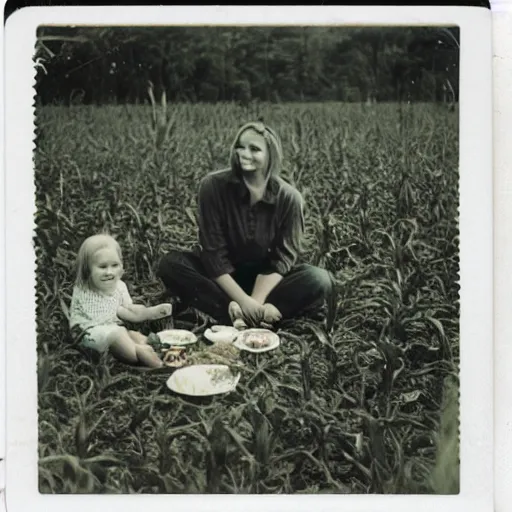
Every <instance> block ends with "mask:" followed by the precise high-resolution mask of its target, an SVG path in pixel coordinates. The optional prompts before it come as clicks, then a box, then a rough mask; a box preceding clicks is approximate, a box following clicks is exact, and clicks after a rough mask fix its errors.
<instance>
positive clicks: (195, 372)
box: [168, 365, 239, 395]
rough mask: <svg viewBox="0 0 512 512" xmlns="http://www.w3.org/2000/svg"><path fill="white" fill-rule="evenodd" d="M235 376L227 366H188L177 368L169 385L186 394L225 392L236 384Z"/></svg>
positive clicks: (236, 377) (237, 377) (236, 378)
mask: <svg viewBox="0 0 512 512" xmlns="http://www.w3.org/2000/svg"><path fill="white" fill-rule="evenodd" d="M238 379H239V375H238V376H235V375H234V374H233V373H232V372H231V370H230V369H229V368H228V367H227V366H217V365H214V366H212V367H208V366H206V367H205V366H202V365H198V366H190V367H188V368H185V369H181V370H178V371H176V372H175V373H174V375H173V376H172V377H171V378H170V380H169V382H170V384H168V385H169V387H170V388H171V389H173V390H174V391H177V392H178V393H184V394H188V395H212V394H217V393H219V392H220V393H223V392H227V391H229V390H230V389H232V388H233V387H234V386H236V383H237V382H238Z"/></svg>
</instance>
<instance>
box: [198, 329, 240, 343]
mask: <svg viewBox="0 0 512 512" xmlns="http://www.w3.org/2000/svg"><path fill="white" fill-rule="evenodd" d="M239 334H240V331H239V330H238V329H236V328H235V327H233V326H232V325H212V327H210V328H208V329H206V331H204V337H205V338H206V339H207V340H208V341H211V342H212V343H233V342H234V341H235V339H236V337H237V336H238V335H239Z"/></svg>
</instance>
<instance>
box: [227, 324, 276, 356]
mask: <svg viewBox="0 0 512 512" xmlns="http://www.w3.org/2000/svg"><path fill="white" fill-rule="evenodd" d="M251 334H266V335H267V336H268V337H269V338H270V343H269V344H268V345H267V346H265V347H262V348H254V347H251V346H249V345H247V344H246V343H245V340H246V339H247V338H248V337H249V336H250V335H251ZM279 343H280V341H279V336H278V335H277V334H276V333H275V332H272V331H269V330H268V329H247V330H246V331H242V332H241V333H240V334H239V335H238V337H237V338H236V341H235V343H234V346H235V347H237V348H239V349H240V350H247V351H248V352H255V353H260V352H268V351H269V350H274V349H275V348H277V347H278V346H279Z"/></svg>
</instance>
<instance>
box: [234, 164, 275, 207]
mask: <svg viewBox="0 0 512 512" xmlns="http://www.w3.org/2000/svg"><path fill="white" fill-rule="evenodd" d="M229 181H230V182H231V183H233V184H234V185H235V187H236V189H237V192H238V194H239V195H240V197H242V198H248V197H249V195H250V193H249V189H248V188H247V186H246V185H245V183H244V181H243V179H242V178H241V177H240V176H238V175H236V174H235V173H233V172H232V173H231V174H230V176H229ZM278 192H279V183H278V181H277V179H276V178H275V177H274V176H269V178H268V180H267V186H266V188H265V193H264V194H263V197H262V199H261V201H262V202H264V203H268V204H275V203H276V201H277V193H278Z"/></svg>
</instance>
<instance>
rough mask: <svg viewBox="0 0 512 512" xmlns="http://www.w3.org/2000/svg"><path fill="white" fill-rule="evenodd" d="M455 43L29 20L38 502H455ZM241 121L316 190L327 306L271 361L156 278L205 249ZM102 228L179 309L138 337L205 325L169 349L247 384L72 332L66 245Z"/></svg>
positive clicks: (454, 32)
mask: <svg viewBox="0 0 512 512" xmlns="http://www.w3.org/2000/svg"><path fill="white" fill-rule="evenodd" d="M459 36H460V34H459V30H458V28H457V27H407V26H402V27H391V26H385V27H384V26H383V27H363V26H361V27H355V26H354V27H344V26H332V27H331V26H316V27H307V26H306V27H303V26H288V27H279V26H275V27H272V26H263V27H260V26H254V27H252V26H247V27H237V26H233V27H229V26H226V27H215V26H212V27H202V26H197V27H193V26H188V27H185V26H184V27H135V26H130V27H92V26H91V27H87V26H73V27H71V26H42V27H39V29H38V34H37V45H36V48H35V49H34V52H35V54H34V65H35V68H36V73H37V75H36V84H35V92H34V105H35V133H36V144H35V149H34V164H35V186H36V198H35V200H36V206H37V215H36V224H37V228H36V232H35V238H34V243H35V246H36V256H37V287H36V297H37V331H38V336H37V350H38V403H39V409H38V428H39V453H38V457H39V490H40V492H41V493H58V494H61V493H93V494H105V493H123V494H126V493H153V494H155V493H156V494H165V493H168V494H171V493H186V494H191V493H196V494H197V493H201V494H206V493H217V494H219V493H220V494H234V493H244V494H247V493H253V494H268V493H270V494H292V493H313V494H317V493H343V494H381V493H388V494H389V493H391V494H411V493H415V494H418V493H419V494H457V493H458V492H459V436H458V427H459V425H458V421H459V406H458V393H459V384H458V382H459V381H458V378H459V303H458V300H459V294H458V291H459V287H458V279H459V276H458V271H459V242H458V205H459V196H458V183H459V106H458V92H459ZM251 121H258V122H259V123H261V125H262V126H263V127H270V128H271V129H272V130H273V131H274V132H275V133H277V134H278V136H279V137H280V139H281V143H282V151H283V162H282V167H281V169H280V179H281V180H283V181H284V182H286V183H288V184H290V185H291V186H292V187H293V188H294V189H295V190H296V191H298V192H299V193H300V195H301V196H302V198H303V228H304V229H303V242H304V243H303V248H302V252H301V253H300V255H299V256H298V260H297V262H298V263H300V264H307V265H310V266H314V267H315V268H316V269H321V270H322V271H327V272H326V273H325V275H327V274H328V275H330V276H331V277H332V282H333V293H332V294H331V295H330V303H329V300H327V299H326V301H325V304H323V308H321V310H320V313H318V314H317V315H316V316H314V315H310V316H304V317H303V316H300V317H299V316H298V317H296V318H292V319H288V320H287V321H286V322H284V323H282V324H281V325H280V326H279V328H278V329H276V330H275V333H276V334H277V336H278V338H279V345H278V346H277V347H276V348H274V349H273V350H269V351H266V352H262V353H253V352H250V351H247V350H237V349H235V347H234V346H233V345H232V344H229V343H224V344H223V343H213V344H212V342H211V341H208V340H207V339H206V337H205V332H206V331H207V329H209V328H210V327H212V325H214V324H215V319H213V318H212V317H211V316H210V315H208V314H207V313H205V311H202V310H201V309H200V308H196V307H193V306H189V307H188V306H186V305H185V306H184V305H181V306H180V301H179V300H174V298H173V297H169V294H168V290H167V289H166V286H165V285H164V284H163V283H162V281H161V279H160V278H159V275H158V272H157V269H158V265H159V262H160V261H161V260H162V258H163V257H164V256H165V255H166V254H169V253H170V252H171V251H193V250H194V248H196V247H198V244H199V242H200V240H199V235H198V232H199V228H200V224H201V222H206V220H208V219H206V220H204V219H203V220H201V215H200V208H199V206H200V205H199V204H198V197H199V196H198V192H199V184H200V182H202V180H203V178H204V177H205V176H206V175H207V174H208V173H211V172H213V171H219V170H222V169H228V168H229V167H230V158H231V151H232V145H233V141H234V138H235V136H236V135H237V132H238V130H239V129H240V127H242V126H243V125H245V124H246V123H248V122H251ZM264 130H266V131H268V130H267V128H263V129H262V133H263V131H264ZM265 133H266V132H265ZM272 206H273V205H272V204H270V205H268V204H267V205H266V207H269V208H271V207H272ZM202 213H203V217H205V218H208V217H210V215H209V214H210V213H211V214H212V215H211V218H214V217H213V215H214V212H213V211H210V210H209V211H208V212H204V211H203V212H202ZM205 214H206V215H205ZM210 222H212V221H211V219H210ZM205 225H206V224H205ZM208 225H211V224H208ZM97 233H109V234H110V235H112V236H113V237H115V239H116V240H117V241H118V243H119V246H120V247H121V250H122V265H123V270H124V274H123V278H122V279H123V282H124V283H125V284H126V286H127V289H128V291H129V294H130V295H131V298H132V299H133V302H134V303H135V304H140V305H145V306H148V307H153V306H155V305H159V304H163V303H170V304H172V306H173V314H172V316H170V317H165V318H160V319H153V320H151V319H146V320H145V321H143V322H139V323H138V324H137V326H136V329H137V330H138V332H139V333H141V336H142V338H144V339H146V343H149V342H148V340H150V341H151V340H152V341H153V342H155V340H157V341H156V342H155V343H156V344H157V345H158V343H157V342H158V339H159V338H158V335H157V333H159V332H162V331H163V330H167V329H171V328H172V329H184V330H187V331H190V332H192V333H193V335H194V337H195V339H194V341H195V342H194V343H191V344H190V345H186V346H185V347H182V348H181V349H180V350H178V351H175V352H173V354H174V353H175V354H178V352H179V357H182V355H183V354H186V359H183V364H184V366H185V367H190V366H191V365H193V364H222V365H226V366H227V367H228V368H229V369H230V371H233V372H235V373H236V375H239V380H238V381H237V382H235V384H236V385H235V386H233V387H234V389H233V387H231V388H230V389H229V390H228V391H227V392H223V393H219V394H215V395H211V396H188V395H187V394H184V393H177V392H175V391H173V390H172V389H169V387H168V385H167V381H168V379H169V378H170V377H171V375H173V374H172V372H171V371H169V372H165V371H155V370H150V371H141V370H142V369H141V367H140V365H139V366H137V365H130V364H128V363H125V362H123V361H121V360H120V359H119V358H116V357H114V356H113V355H112V353H110V352H109V351H108V350H107V351H106V352H104V353H100V352H98V351H95V350H93V349H91V348H87V347H85V346H83V345H82V344H80V343H77V342H76V338H75V337H74V336H73V334H72V332H71V331H72V330H71V329H70V315H71V314H72V312H71V311H70V310H71V298H72V294H73V289H74V286H75V278H76V266H77V254H78V252H79V249H80V246H81V244H82V242H83V241H84V240H85V239H86V238H87V237H89V236H91V235H94V234H97ZM228 235H230V233H228V234H227V235H226V236H228ZM212 257H214V256H212ZM311 268H312V267H311ZM322 275H323V274H322ZM178 277H180V276H179V275H178ZM194 286H195V285H194ZM304 286H305V285H304ZM185 288H186V286H185ZM192 288H193V287H192ZM192 288H189V289H188V291H189V292H190V290H191V289H192ZM195 289H196V288H193V289H192V292H193V291H194V290H195ZM302 291H303V290H301V289H300V287H299V288H296V289H294V290H293V289H290V291H289V293H288V294H287V295H286V297H285V299H286V300H284V302H283V304H284V305H286V302H287V300H289V301H293V300H294V299H296V297H297V294H300V293H302ZM201 293H203V292H198V294H201ZM200 298H201V299H204V297H202V296H201V297H200ZM217 323H219V322H217ZM128 327H130V328H131V327H133V326H132V325H131V324H129V326H128ZM134 329H135V327H134ZM146 336H147V338H146ZM160 341H161V340H160ZM150 346H151V347H153V346H156V345H151V344H150ZM157 348H158V350H157V349H156V348H155V352H157V353H160V348H161V346H160V345H159V346H158V347H157ZM164 348H165V347H164ZM162 350H163V349H162ZM173 357H174V356H173ZM177 358H178V356H176V361H178V359H177ZM173 360H174V359H173ZM179 360H180V361H181V359H179ZM180 364H181V363H180ZM177 372H178V370H176V373H175V375H178V373H177Z"/></svg>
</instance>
